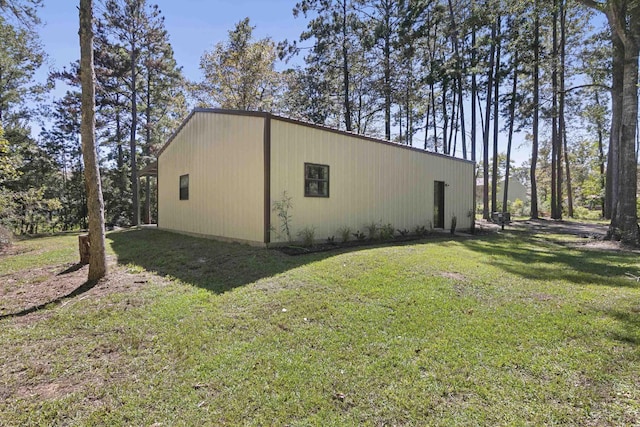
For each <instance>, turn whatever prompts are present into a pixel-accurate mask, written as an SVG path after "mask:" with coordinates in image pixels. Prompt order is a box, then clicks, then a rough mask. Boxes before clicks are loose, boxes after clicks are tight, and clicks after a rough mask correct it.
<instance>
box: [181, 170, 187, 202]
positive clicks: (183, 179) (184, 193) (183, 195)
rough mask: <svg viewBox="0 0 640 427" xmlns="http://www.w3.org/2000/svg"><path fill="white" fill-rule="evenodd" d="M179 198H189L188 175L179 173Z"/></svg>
mask: <svg viewBox="0 0 640 427" xmlns="http://www.w3.org/2000/svg"><path fill="white" fill-rule="evenodd" d="M180 200H189V175H180Z"/></svg>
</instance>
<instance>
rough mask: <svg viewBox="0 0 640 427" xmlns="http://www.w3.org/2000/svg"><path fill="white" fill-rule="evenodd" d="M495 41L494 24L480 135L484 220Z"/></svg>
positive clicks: (486, 212) (494, 26)
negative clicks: (482, 127) (482, 125)
mask: <svg viewBox="0 0 640 427" xmlns="http://www.w3.org/2000/svg"><path fill="white" fill-rule="evenodd" d="M495 39H496V24H495V23H494V24H493V26H492V28H491V40H492V43H491V48H490V52H489V70H488V71H489V72H488V74H487V75H488V81H487V103H486V109H485V117H484V129H483V133H482V151H483V152H482V174H483V177H482V179H483V184H484V187H483V190H482V203H483V208H482V217H483V218H484V219H486V220H488V219H490V218H491V215H490V213H489V123H490V121H491V114H490V112H489V110H490V109H491V95H492V94H493V66H494V59H495V58H494V55H495Z"/></svg>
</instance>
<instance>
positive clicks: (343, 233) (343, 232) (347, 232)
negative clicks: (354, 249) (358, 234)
mask: <svg viewBox="0 0 640 427" xmlns="http://www.w3.org/2000/svg"><path fill="white" fill-rule="evenodd" d="M338 234H339V235H340V239H342V243H347V242H348V241H349V236H351V228H349V227H340V228H338Z"/></svg>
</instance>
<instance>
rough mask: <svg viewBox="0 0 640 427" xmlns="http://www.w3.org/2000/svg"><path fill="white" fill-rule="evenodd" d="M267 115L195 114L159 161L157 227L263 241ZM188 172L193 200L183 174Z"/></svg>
mask: <svg viewBox="0 0 640 427" xmlns="http://www.w3.org/2000/svg"><path fill="white" fill-rule="evenodd" d="M264 122H265V120H264V118H262V117H251V116H244V115H230V114H211V113H208V112H196V113H194V115H193V116H192V117H191V119H190V120H189V121H188V122H187V123H186V124H185V125H184V127H183V128H182V129H181V130H180V131H179V132H178V134H177V135H176V136H175V138H174V139H173V141H172V142H171V143H170V144H169V145H168V146H167V147H166V148H165V150H164V151H163V152H162V154H161V155H160V158H159V159H158V180H159V187H158V188H159V215H158V217H159V224H158V225H159V227H160V228H164V229H168V230H176V231H181V232H187V233H193V234H200V235H209V236H216V237H222V238H228V239H234V240H243V241H248V242H254V243H256V242H257V243H262V242H263V241H264V152H263V150H264V148H263V147H264V145H263V142H264ZM184 174H189V200H180V198H179V177H180V175H184Z"/></svg>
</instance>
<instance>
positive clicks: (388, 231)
mask: <svg viewBox="0 0 640 427" xmlns="http://www.w3.org/2000/svg"><path fill="white" fill-rule="evenodd" d="M394 232H395V229H394V228H393V225H391V224H385V225H383V226H381V227H380V234H379V236H380V240H391V239H393V235H394Z"/></svg>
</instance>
